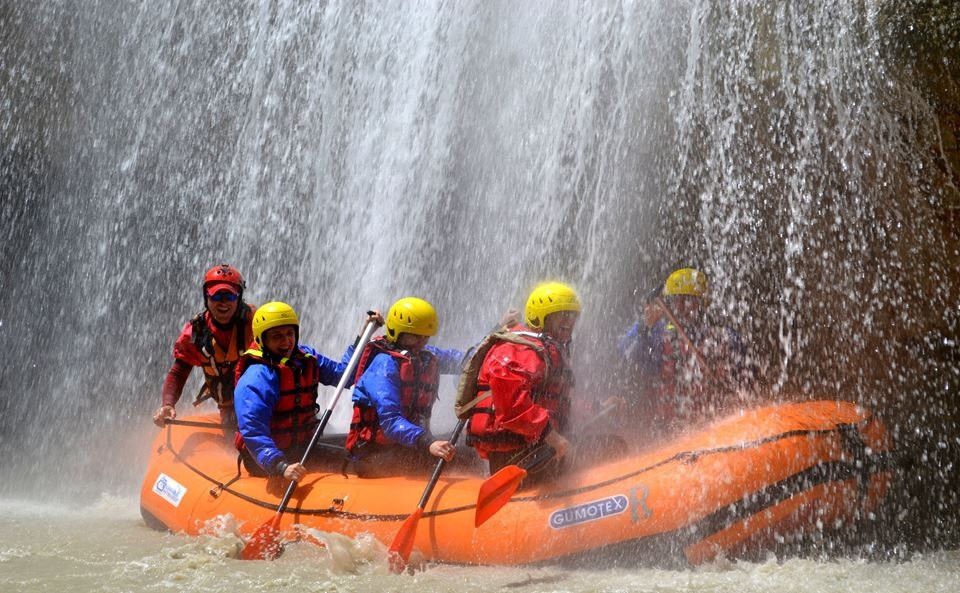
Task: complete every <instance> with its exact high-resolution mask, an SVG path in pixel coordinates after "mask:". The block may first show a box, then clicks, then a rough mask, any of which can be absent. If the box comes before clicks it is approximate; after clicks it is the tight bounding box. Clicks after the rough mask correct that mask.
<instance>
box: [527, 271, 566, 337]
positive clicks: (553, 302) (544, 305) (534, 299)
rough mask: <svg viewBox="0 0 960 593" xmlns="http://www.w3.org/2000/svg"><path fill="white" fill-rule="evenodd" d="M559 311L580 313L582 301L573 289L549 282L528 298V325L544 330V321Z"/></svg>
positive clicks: (536, 289) (535, 290)
mask: <svg viewBox="0 0 960 593" xmlns="http://www.w3.org/2000/svg"><path fill="white" fill-rule="evenodd" d="M559 311H576V312H577V313H579V312H580V299H579V297H577V292H576V291H575V290H573V288H571V287H569V286H567V285H566V284H563V283H561V282H547V283H545V284H541V285H540V286H538V287H536V288H534V289H533V292H531V293H530V296H529V297H528V298H527V308H526V311H525V313H526V322H527V325H528V326H530V327H532V328H536V329H542V328H543V320H544V319H546V317H547V315H549V314H551V313H557V312H559Z"/></svg>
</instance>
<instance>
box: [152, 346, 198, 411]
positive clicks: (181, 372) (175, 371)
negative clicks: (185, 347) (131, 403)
mask: <svg viewBox="0 0 960 593" xmlns="http://www.w3.org/2000/svg"><path fill="white" fill-rule="evenodd" d="M191 370H193V367H192V366H190V365H189V364H187V363H185V362H183V361H182V360H179V359H174V361H173V366H172V367H170V370H169V371H167V378H166V379H164V381H163V395H162V400H161V401H162V402H163V403H162V404H161V405H160V407H159V408H157V410H156V411H155V412H154V413H153V423H154V424H156V425H157V426H160V427H163V425H164V424H165V423H166V421H167V420H168V419H169V420H173V419H175V418H176V417H177V409H176V405H177V402H178V401H180V395H181V394H182V393H183V386H184V385H185V384H186V383H187V377H189V376H190V371H191Z"/></svg>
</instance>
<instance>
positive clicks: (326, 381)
mask: <svg viewBox="0 0 960 593" xmlns="http://www.w3.org/2000/svg"><path fill="white" fill-rule="evenodd" d="M298 347H299V348H300V349H301V350H303V351H304V352H308V353H310V354H312V355H314V356H316V358H317V373H318V374H317V377H318V378H319V380H320V383H322V384H323V385H337V384H338V383H340V377H342V376H343V372H344V371H345V370H347V367H348V366H349V365H350V358H351V357H352V356H353V352H354V345H353V344H350V345H349V346H347V349H346V350H345V351H344V353H343V356H342V357H341V358H340V362H337V361H335V360H333V359H330V358H327V357H326V356H324V355H323V354H320V353H318V352H317V351H316V350H314V349H313V348H310V347H309V346H298ZM354 375H356V371H354ZM353 379H354V377H350V380H349V381H347V383H346V385H345V387H350V386H351V385H353Z"/></svg>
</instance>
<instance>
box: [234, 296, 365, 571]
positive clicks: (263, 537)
mask: <svg viewBox="0 0 960 593" xmlns="http://www.w3.org/2000/svg"><path fill="white" fill-rule="evenodd" d="M367 314H368V315H369V314H372V313H371V312H368V313H367ZM377 326H378V324H377V322H376V321H369V322H367V326H366V327H365V328H364V330H363V335H362V336H360V341H359V342H357V345H356V346H355V347H354V350H353V356H351V357H350V362H349V363H347V368H346V370H344V371H343V376H341V377H340V382H339V383H338V384H337V391H336V392H335V393H334V394H333V398H331V400H330V404H329V405H328V406H327V409H326V410H324V411H323V416H321V417H320V424H318V425H317V429H316V430H315V431H313V437H311V438H310V443H309V444H307V448H306V450H305V451H304V452H303V457H302V458H301V459H300V464H301V465H303V464H305V463H306V462H307V457H309V456H310V452H311V451H313V447H314V446H315V445H316V444H317V440H319V438H320V436H321V435H322V434H323V429H324V428H326V426H327V422H328V421H329V420H330V415H331V414H333V408H334V406H336V405H337V400H338V399H340V394H341V393H343V390H344V388H345V387H346V385H347V381H349V380H350V376H351V375H353V371H354V369H356V368H357V363H358V362H359V361H360V355H361V354H362V353H363V348H364V346H366V345H367V342H369V341H370V337H371V336H373V332H375V331H376V330H377ZM296 488H297V481H296V480H291V481H290V485H289V486H288V487H287V492H286V493H285V494H284V495H283V499H282V500H281V501H280V506H278V507H277V514H276V515H274V516H273V518H272V519H270V520H269V521H267V522H266V523H264V524H263V525H261V526H260V527H259V528H258V529H257V530H256V531H254V532H253V535H252V536H250V539H248V540H247V543H246V544H245V545H244V546H243V551H242V552H241V553H240V557H241V558H243V559H244V560H274V559H276V558H277V557H278V556H280V553H281V552H283V543H282V541H281V538H280V519H281V517H283V513H284V511H286V510H287V504H289V503H290V497H292V496H293V491H294V490H296Z"/></svg>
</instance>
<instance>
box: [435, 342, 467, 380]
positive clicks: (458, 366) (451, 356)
mask: <svg viewBox="0 0 960 593" xmlns="http://www.w3.org/2000/svg"><path fill="white" fill-rule="evenodd" d="M426 349H427V350H428V351H429V352H430V353H432V354H433V355H434V356H436V357H437V369H438V370H439V371H440V374H441V375H459V374H460V371H461V370H463V358H464V357H465V356H466V353H465V352H461V351H460V350H457V349H455V348H435V347H433V346H429V345H428V346H427V348H426Z"/></svg>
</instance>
